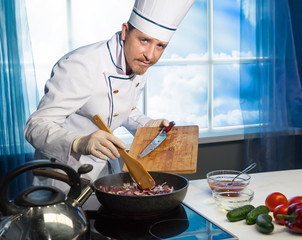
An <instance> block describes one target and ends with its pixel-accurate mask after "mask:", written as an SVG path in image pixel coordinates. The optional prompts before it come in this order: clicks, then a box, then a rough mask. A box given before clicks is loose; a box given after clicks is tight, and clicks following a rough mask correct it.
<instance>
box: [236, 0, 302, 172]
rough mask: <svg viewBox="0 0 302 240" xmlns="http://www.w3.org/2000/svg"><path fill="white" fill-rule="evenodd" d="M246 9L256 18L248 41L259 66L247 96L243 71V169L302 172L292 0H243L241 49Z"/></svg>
mask: <svg viewBox="0 0 302 240" xmlns="http://www.w3.org/2000/svg"><path fill="white" fill-rule="evenodd" d="M298 1H299V0H298ZM247 5H249V7H251V9H254V15H255V28H254V29H255V34H254V38H252V39H249V41H250V42H251V41H253V43H254V46H255V55H256V63H255V64H254V65H253V67H251V68H250V69H251V70H250V71H252V72H253V79H252V83H250V92H249V93H247V91H246V84H247V79H246V78H247V77H246V76H247V74H246V71H247V70H246V68H245V67H242V68H241V69H240V86H241V93H240V98H241V109H242V113H243V121H244V125H245V140H244V141H245V143H244V144H245V164H250V163H252V162H256V163H257V170H258V171H276V170H287V169H295V168H302V159H301V156H302V155H301V149H302V147H301V127H302V89H301V81H300V78H299V72H298V67H297V66H298V65H297V56H296V51H295V42H294V37H293V31H292V22H291V12H290V8H289V3H288V0H254V1H250V0H241V23H242V24H241V29H240V30H241V39H240V43H241V46H240V48H241V50H245V49H246V45H247V42H248V40H247V36H248V34H247V33H248V31H250V30H251V29H252V27H251V26H250V25H249V24H247V21H246V17H247V14H246V8H247ZM299 14H301V13H299ZM299 24H301V22H300V23H299ZM300 26H301V25H300ZM249 36H250V35H249ZM300 43H301V42H300ZM300 43H299V44H300ZM248 94H250V95H251V96H252V98H253V103H254V105H253V107H254V108H253V110H254V111H253V112H254V113H256V115H257V120H258V124H259V126H258V128H257V134H253V135H252V134H251V132H250V130H249V127H248V125H247V123H248V122H249V116H250V112H251V111H250V109H251V102H248V101H246V100H247V95H248ZM256 125H257V124H256Z"/></svg>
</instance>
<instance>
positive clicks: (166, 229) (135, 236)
mask: <svg viewBox="0 0 302 240" xmlns="http://www.w3.org/2000/svg"><path fill="white" fill-rule="evenodd" d="M86 213H87V215H88V218H89V219H90V229H91V239H92V240H106V239H118V240H120V239H121V240H124V239H125V240H153V239H175V240H193V239H194V240H195V239H200V240H209V239H211V240H222V239H224V240H231V239H238V238H237V237H236V236H234V235H232V234H231V233H229V232H228V231H226V230H225V229H223V228H221V227H219V226H218V225H216V224H214V223H213V222H211V221H210V220H209V219H207V218H206V217H205V216H202V215H201V214H199V213H198V212H196V211H194V210H193V209H192V208H190V207H189V206H188V205H186V204H184V203H182V204H180V205H179V207H177V208H176V209H173V211H171V212H168V213H165V214H163V215H158V216H143V217H142V216H139V217H130V218H129V217H123V216H120V215H116V214H112V213H109V212H106V210H105V209H103V208H102V206H101V207H100V209H98V210H96V211H91V210H89V211H86Z"/></svg>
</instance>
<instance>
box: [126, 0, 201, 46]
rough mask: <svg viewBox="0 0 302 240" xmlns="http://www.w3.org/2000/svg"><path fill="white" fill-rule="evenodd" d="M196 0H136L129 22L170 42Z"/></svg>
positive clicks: (157, 37) (146, 32) (142, 30)
mask: <svg viewBox="0 0 302 240" xmlns="http://www.w3.org/2000/svg"><path fill="white" fill-rule="evenodd" d="M194 1H195V0H135V3H134V7H133V10H132V13H131V16H130V19H129V23H130V24H131V25H132V26H133V27H135V28H136V29H138V30H139V31H141V32H143V33H145V34H147V35H149V36H150V37H153V38H156V39H158V40H161V41H164V42H169V40H170V39H171V37H172V36H173V34H174V32H175V31H176V29H177V27H178V25H179V24H180V22H181V21H182V19H183V18H184V16H185V15H186V13H187V12H188V11H189V9H190V7H191V6H192V4H193V3H194Z"/></svg>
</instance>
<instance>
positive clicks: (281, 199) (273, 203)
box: [265, 192, 287, 212]
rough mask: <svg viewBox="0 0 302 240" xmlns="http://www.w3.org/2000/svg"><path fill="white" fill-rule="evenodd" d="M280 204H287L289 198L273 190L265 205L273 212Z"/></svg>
mask: <svg viewBox="0 0 302 240" xmlns="http://www.w3.org/2000/svg"><path fill="white" fill-rule="evenodd" d="M280 204H287V198H286V197H285V196H284V195H283V194H282V193H280V192H273V193H271V194H269V195H268V196H267V197H266V199H265V205H266V206H267V207H268V209H269V210H270V211H271V212H273V211H274V209H275V207H277V206H278V205H280Z"/></svg>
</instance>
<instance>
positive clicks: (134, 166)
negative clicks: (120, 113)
mask: <svg viewBox="0 0 302 240" xmlns="http://www.w3.org/2000/svg"><path fill="white" fill-rule="evenodd" d="M93 120H94V122H95V124H96V125H97V126H98V127H99V129H101V130H103V131H106V132H108V133H111V134H113V133H112V132H111V131H110V129H109V128H108V127H107V125H106V124H105V123H104V121H103V120H102V118H101V117H100V116H99V115H98V114H97V115H95V116H94V117H93ZM117 150H118V151H119V153H120V155H121V157H122V158H123V160H124V162H125V164H126V165H127V168H128V170H129V173H130V175H131V176H132V178H133V179H134V181H135V182H136V183H137V184H138V185H139V186H140V188H142V189H151V188H152V187H153V186H154V185H155V181H154V179H153V178H152V177H151V175H150V174H149V173H148V172H147V171H146V170H145V168H144V167H143V165H142V164H141V163H140V162H138V161H137V160H136V159H134V158H133V157H131V156H130V155H129V154H128V153H127V152H126V150H124V149H121V148H119V147H117Z"/></svg>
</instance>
